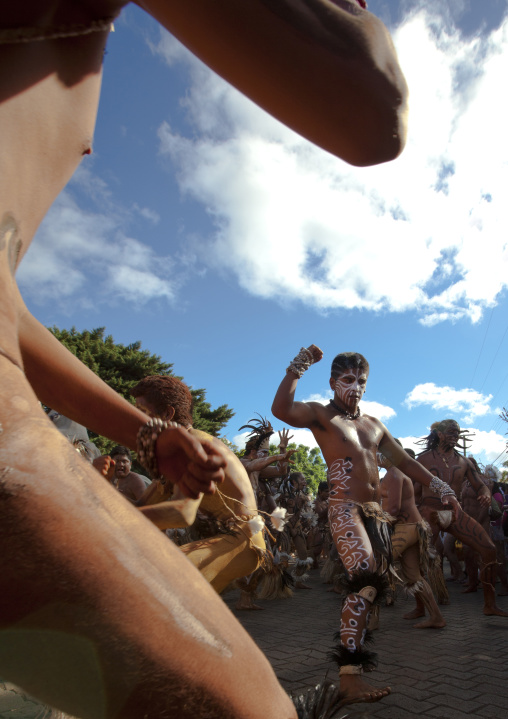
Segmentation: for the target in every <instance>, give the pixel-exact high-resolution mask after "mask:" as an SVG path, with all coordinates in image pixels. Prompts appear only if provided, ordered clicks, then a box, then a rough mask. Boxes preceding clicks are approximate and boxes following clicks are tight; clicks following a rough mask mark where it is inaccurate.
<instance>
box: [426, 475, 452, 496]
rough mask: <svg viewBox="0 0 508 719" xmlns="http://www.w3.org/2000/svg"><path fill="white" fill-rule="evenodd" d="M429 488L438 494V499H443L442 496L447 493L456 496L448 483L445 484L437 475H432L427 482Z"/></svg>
mask: <svg viewBox="0 0 508 719" xmlns="http://www.w3.org/2000/svg"><path fill="white" fill-rule="evenodd" d="M429 489H430V490H432V491H433V492H435V493H436V494H439V498H440V499H443V497H444V496H445V495H447V496H450V495H453V496H454V497H455V496H456V495H455V492H454V491H453V489H452V488H451V487H450V485H449V484H446V482H443V480H442V479H439V478H438V477H434V478H433V479H432V480H431V482H430V484H429Z"/></svg>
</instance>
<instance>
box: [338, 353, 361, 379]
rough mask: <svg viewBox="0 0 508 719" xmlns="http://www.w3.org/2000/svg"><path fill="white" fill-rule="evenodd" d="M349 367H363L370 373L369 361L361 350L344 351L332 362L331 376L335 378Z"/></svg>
mask: <svg viewBox="0 0 508 719" xmlns="http://www.w3.org/2000/svg"><path fill="white" fill-rule="evenodd" d="M348 369H361V370H363V371H364V372H366V373H367V374H369V363H368V362H367V360H366V359H365V357H364V356H363V355H361V354H360V353H359V352H342V353H341V354H338V355H337V356H336V357H335V358H334V360H333V362H332V370H331V376H332V377H333V379H337V377H338V376H339V375H340V374H342V373H343V372H345V371H346V370H348Z"/></svg>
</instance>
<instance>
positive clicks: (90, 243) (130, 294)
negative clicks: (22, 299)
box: [18, 173, 180, 307]
mask: <svg viewBox="0 0 508 719" xmlns="http://www.w3.org/2000/svg"><path fill="white" fill-rule="evenodd" d="M80 177H81V178H82V179H83V177H84V178H85V180H86V182H88V173H86V174H84V175H83V174H81V175H80ZM85 184H86V183H85ZM91 184H92V185H93V183H91ZM81 186H82V187H83V184H82V185H81ZM176 274H177V273H176V272H175V270H174V262H173V260H172V259H171V258H169V257H158V256H157V255H156V254H155V253H154V251H153V250H152V249H151V248H150V247H148V246H147V245H145V244H143V243H142V242H140V241H139V240H136V239H134V238H132V237H128V236H126V234H125V233H124V230H123V219H122V217H121V216H120V214H119V213H118V212H117V213H116V214H115V213H114V212H112V211H107V212H90V211H85V210H83V209H82V208H81V207H79V206H78V204H77V203H76V201H75V200H74V199H73V197H72V195H71V193H70V192H69V191H64V192H63V193H61V195H60V196H59V198H58V199H57V201H56V202H55V203H54V205H53V207H52V208H51V210H50V211H49V213H48V215H47V216H46V219H45V220H44V222H43V223H42V225H41V227H40V229H39V231H38V236H37V242H35V243H33V244H32V246H31V248H30V250H29V251H28V253H27V255H26V257H25V259H24V260H23V262H22V264H21V266H20V270H19V273H18V279H19V283H20V285H21V286H22V288H23V293H24V294H25V295H28V296H30V298H31V299H32V300H34V301H35V302H44V301H51V300H54V301H57V302H60V303H63V306H64V307H65V306H67V307H69V306H70V304H77V305H78V306H83V307H90V306H93V305H98V304H100V303H101V302H103V301H107V302H112V301H115V300H117V299H121V300H122V301H124V302H128V303H133V304H136V305H137V306H139V305H140V304H143V303H146V302H148V301H150V300H153V299H160V298H163V299H166V300H172V299H173V297H174V294H175V289H176V287H177V286H178V283H177V281H176V279H175V275H176ZM178 282H180V280H178Z"/></svg>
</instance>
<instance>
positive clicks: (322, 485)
mask: <svg viewBox="0 0 508 719" xmlns="http://www.w3.org/2000/svg"><path fill="white" fill-rule="evenodd" d="M325 489H326V490H328V482H320V483H319V484H318V488H317V491H318V494H319V493H320V492H324V491H325Z"/></svg>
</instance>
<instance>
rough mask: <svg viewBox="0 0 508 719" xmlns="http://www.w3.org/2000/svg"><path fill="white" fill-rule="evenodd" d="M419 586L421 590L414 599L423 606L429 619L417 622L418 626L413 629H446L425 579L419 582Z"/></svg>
mask: <svg viewBox="0 0 508 719" xmlns="http://www.w3.org/2000/svg"><path fill="white" fill-rule="evenodd" d="M421 584H422V588H421V589H419V590H418V591H417V592H416V597H417V601H418V599H420V600H421V603H422V604H423V605H424V606H425V608H426V610H427V612H428V613H429V618H428V619H427V620H426V621H424V622H419V623H418V624H415V625H414V626H415V628H416V629H442V628H443V627H446V622H445V619H444V617H443V615H442V614H441V612H440V611H439V607H438V606H437V604H436V600H435V599H434V595H433V594H432V589H431V588H430V586H429V584H428V583H427V582H426V581H425V579H422V580H421Z"/></svg>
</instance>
